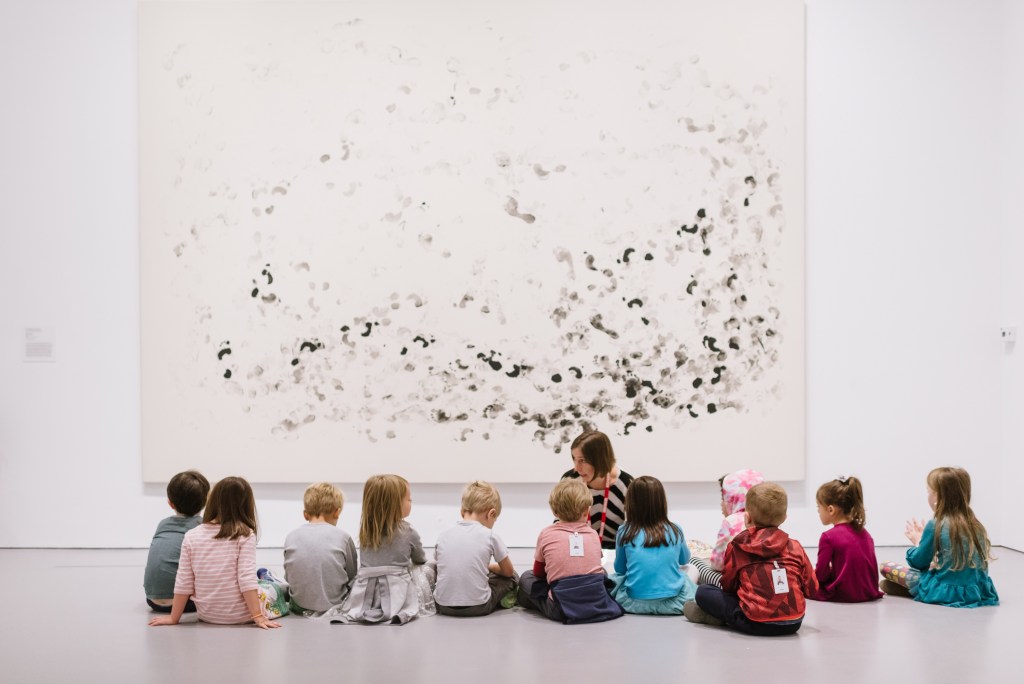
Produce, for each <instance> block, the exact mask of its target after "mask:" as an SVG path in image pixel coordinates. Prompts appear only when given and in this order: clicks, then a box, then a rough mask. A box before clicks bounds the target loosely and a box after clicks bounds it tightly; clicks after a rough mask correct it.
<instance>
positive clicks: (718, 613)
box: [695, 584, 803, 636]
mask: <svg viewBox="0 0 1024 684" xmlns="http://www.w3.org/2000/svg"><path fill="white" fill-rule="evenodd" d="M695 600H696V601H697V605H698V606H700V609H701V610H703V611H704V612H705V613H707V614H708V615H711V616H713V617H716V618H718V619H719V620H722V621H723V622H725V624H726V625H728V626H729V627H732V628H733V629H735V630H736V631H738V632H743V633H744V634H750V635H753V636H783V635H785V634H796V631H797V630H798V629H800V624H801V623H802V622H803V618H801V619H799V620H787V621H785V622H755V621H754V620H750V619H749V618H747V616H746V615H744V614H743V611H742V610H740V597H739V596H737V595H736V594H729V593H726V592H724V591H722V590H721V589H719V588H718V587H715V586H711V585H710V584H702V585H700V586H699V587H697V596H696V599H695Z"/></svg>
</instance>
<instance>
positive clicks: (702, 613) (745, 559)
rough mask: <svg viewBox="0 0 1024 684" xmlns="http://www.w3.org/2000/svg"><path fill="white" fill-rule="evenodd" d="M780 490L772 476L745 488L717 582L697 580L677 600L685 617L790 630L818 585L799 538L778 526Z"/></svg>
mask: <svg viewBox="0 0 1024 684" xmlns="http://www.w3.org/2000/svg"><path fill="white" fill-rule="evenodd" d="M787 503H788V500H787V497H786V490H784V489H783V488H782V487H780V486H779V485H777V484H775V483H773V482H764V483H762V484H759V485H755V486H753V487H751V488H750V491H749V492H747V500H746V514H745V516H746V521H747V529H745V530H743V531H742V532H740V533H739V534H737V535H736V537H735V538H734V539H733V540H732V541H731V542H730V543H729V546H728V548H727V549H726V550H725V565H724V567H723V568H722V588H721V589H719V588H718V587H716V586H714V585H711V584H702V585H700V586H699V587H697V596H696V599H695V600H694V601H688V602H687V603H686V605H685V606H683V615H685V616H686V619H688V620H690V621H691V622H703V623H705V624H710V625H722V624H724V625H727V626H729V627H732V628H733V629H735V630H738V631H740V632H745V633H747V634H752V635H755V636H777V635H783V634H795V633H796V631H797V630H799V629H800V625H801V623H802V622H803V619H804V610H805V606H806V598H807V597H808V596H810V595H812V594H814V592H816V591H817V590H818V580H817V578H816V577H815V575H814V567H813V566H812V565H811V561H810V559H808V558H807V553H806V552H805V551H804V548H803V547H802V546H800V542H798V541H796V540H795V539H790V538H789V535H788V534H786V533H785V532H783V531H782V530H780V529H779V525H781V524H782V523H783V522H785V520H786V508H787Z"/></svg>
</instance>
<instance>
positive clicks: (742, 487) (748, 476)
mask: <svg viewBox="0 0 1024 684" xmlns="http://www.w3.org/2000/svg"><path fill="white" fill-rule="evenodd" d="M762 482H764V475H762V474H761V472H760V471H757V470H737V471H736V472H735V473H730V474H729V475H726V476H725V479H724V480H722V500H723V501H724V502H725V509H726V510H727V511H728V514H727V517H728V516H729V515H733V514H735V513H742V512H743V511H745V510H746V508H747V492H748V491H750V488H751V487H753V486H754V485H758V484H761V483H762Z"/></svg>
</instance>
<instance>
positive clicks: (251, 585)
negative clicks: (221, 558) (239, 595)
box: [238, 534, 259, 591]
mask: <svg viewBox="0 0 1024 684" xmlns="http://www.w3.org/2000/svg"><path fill="white" fill-rule="evenodd" d="M257 587H259V584H257V583H256V535H255V534H250V535H249V536H248V537H242V538H240V539H239V540H238V591H251V590H253V589H256V588H257Z"/></svg>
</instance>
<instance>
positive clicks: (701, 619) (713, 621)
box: [683, 601, 725, 627]
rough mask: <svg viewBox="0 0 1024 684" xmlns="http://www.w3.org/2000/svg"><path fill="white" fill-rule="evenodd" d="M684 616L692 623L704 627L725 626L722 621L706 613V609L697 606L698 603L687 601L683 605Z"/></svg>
mask: <svg viewBox="0 0 1024 684" xmlns="http://www.w3.org/2000/svg"><path fill="white" fill-rule="evenodd" d="M683 615H684V616H686V619H687V620H689V621H690V622H696V623H698V624H702V625H714V626H715V627H720V626H722V625H724V624H725V622H723V621H722V620H719V619H718V618H716V617H715V616H713V615H711V614H710V613H706V612H704V609H703V608H701V607H700V606H698V605H697V602H696V601H687V602H686V603H684V604H683Z"/></svg>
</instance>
